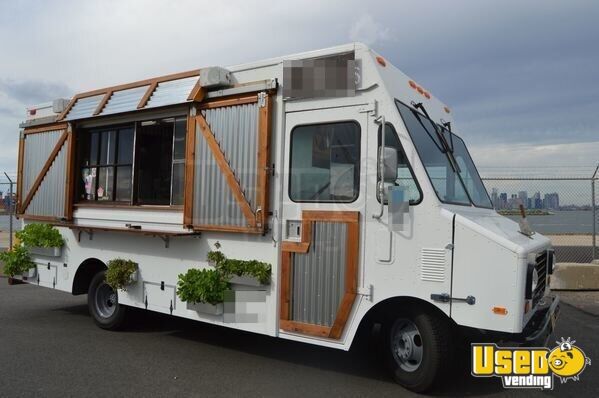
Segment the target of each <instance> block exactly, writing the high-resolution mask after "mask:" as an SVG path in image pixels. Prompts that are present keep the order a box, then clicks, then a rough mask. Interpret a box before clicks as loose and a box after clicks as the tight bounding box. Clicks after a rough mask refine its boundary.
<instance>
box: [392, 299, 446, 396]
mask: <svg viewBox="0 0 599 398" xmlns="http://www.w3.org/2000/svg"><path fill="white" fill-rule="evenodd" d="M451 334H452V329H451V325H450V323H449V321H448V319H447V318H445V317H444V316H442V315H437V314H433V313H428V312H424V311H418V309H415V310H412V311H406V312H404V313H402V314H400V315H399V316H397V317H396V318H395V319H390V320H389V321H387V322H386V323H385V325H384V333H383V339H384V345H383V347H384V350H385V351H384V353H385V357H386V361H387V365H388V367H389V369H390V370H391V374H392V376H393V378H394V379H395V381H396V382H397V383H398V384H401V385H402V386H404V387H406V388H407V389H409V390H412V391H415V392H425V391H428V390H430V389H431V388H432V387H434V386H435V385H437V384H438V383H439V382H441V381H442V379H443V378H444V376H445V375H446V374H448V373H449V372H450V370H451V369H452V367H453V366H452V363H451V352H452V351H451V348H450V347H451V344H452V337H451Z"/></svg>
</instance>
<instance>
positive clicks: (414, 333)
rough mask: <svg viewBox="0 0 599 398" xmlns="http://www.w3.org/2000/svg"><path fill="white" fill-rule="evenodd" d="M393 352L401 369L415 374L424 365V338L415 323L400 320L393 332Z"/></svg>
mask: <svg viewBox="0 0 599 398" xmlns="http://www.w3.org/2000/svg"><path fill="white" fill-rule="evenodd" d="M391 350H392V352H393V357H394V358H395V361H396V362H397V364H398V365H399V367H400V368H401V369H403V370H404V371H406V372H414V371H416V370H417V369H418V368H419V367H420V364H421V363H422V354H423V350H422V336H421V335H420V331H419V330H418V327H417V326H416V324H414V322H412V321H410V320H408V319H398V320H397V321H396V322H395V324H394V325H393V329H392V330H391Z"/></svg>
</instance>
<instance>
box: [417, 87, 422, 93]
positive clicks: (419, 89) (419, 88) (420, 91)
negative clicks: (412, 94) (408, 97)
mask: <svg viewBox="0 0 599 398" xmlns="http://www.w3.org/2000/svg"><path fill="white" fill-rule="evenodd" d="M416 91H418V92H419V93H420V94H424V90H423V89H422V87H416Z"/></svg>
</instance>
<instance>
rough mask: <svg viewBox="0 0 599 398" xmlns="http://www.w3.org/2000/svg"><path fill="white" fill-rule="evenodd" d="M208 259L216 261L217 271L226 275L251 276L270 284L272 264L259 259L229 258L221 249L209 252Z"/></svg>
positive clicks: (264, 283)
mask: <svg viewBox="0 0 599 398" xmlns="http://www.w3.org/2000/svg"><path fill="white" fill-rule="evenodd" d="M208 260H209V261H211V262H213V263H214V266H215V267H216V269H217V271H219V272H220V273H222V274H223V275H224V276H226V277H231V276H232V275H237V276H244V275H245V276H250V277H254V278H256V279H257V280H258V281H259V282H260V283H261V284H263V285H268V284H269V283H270V278H271V274H272V266H271V265H270V264H268V263H265V262H262V261H257V260H234V259H230V258H227V257H226V256H225V255H224V254H223V253H221V252H220V251H211V252H208Z"/></svg>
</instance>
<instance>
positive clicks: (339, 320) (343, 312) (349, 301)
mask: <svg viewBox="0 0 599 398" xmlns="http://www.w3.org/2000/svg"><path fill="white" fill-rule="evenodd" d="M355 300H356V294H350V293H346V294H344V295H343V299H342V300H341V304H339V309H338V310H337V316H336V317H335V322H333V326H332V327H331V332H330V334H329V336H328V337H329V338H331V339H335V340H339V339H340V338H341V335H342V334H343V329H345V325H346V323H347V320H348V319H349V314H350V312H351V309H352V307H353V305H354V301H355Z"/></svg>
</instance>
